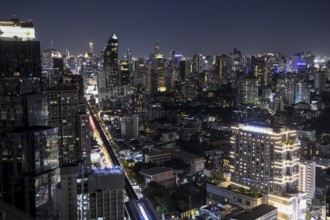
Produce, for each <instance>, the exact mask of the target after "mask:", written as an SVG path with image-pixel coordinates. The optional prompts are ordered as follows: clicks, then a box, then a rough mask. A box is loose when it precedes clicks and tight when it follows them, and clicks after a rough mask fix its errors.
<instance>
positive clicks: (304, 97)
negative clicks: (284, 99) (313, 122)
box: [295, 80, 310, 104]
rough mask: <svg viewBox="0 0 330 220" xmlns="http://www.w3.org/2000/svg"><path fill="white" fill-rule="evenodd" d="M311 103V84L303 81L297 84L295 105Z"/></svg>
mask: <svg viewBox="0 0 330 220" xmlns="http://www.w3.org/2000/svg"><path fill="white" fill-rule="evenodd" d="M299 102H305V103H308V104H309V103H310V84H309V83H308V82H304V81H302V80H300V81H298V82H296V88H295V103H299Z"/></svg>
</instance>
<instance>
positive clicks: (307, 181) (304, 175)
mask: <svg viewBox="0 0 330 220" xmlns="http://www.w3.org/2000/svg"><path fill="white" fill-rule="evenodd" d="M315 176H316V163H315V161H309V160H303V161H301V162H300V164H299V191H301V192H306V196H307V198H306V199H307V203H308V204H312V199H313V198H314V195H315Z"/></svg>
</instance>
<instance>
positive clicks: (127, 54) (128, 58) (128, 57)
mask: <svg viewBox="0 0 330 220" xmlns="http://www.w3.org/2000/svg"><path fill="white" fill-rule="evenodd" d="M126 61H127V63H128V65H129V67H130V69H131V67H132V64H133V63H132V50H131V49H128V50H127V52H126Z"/></svg>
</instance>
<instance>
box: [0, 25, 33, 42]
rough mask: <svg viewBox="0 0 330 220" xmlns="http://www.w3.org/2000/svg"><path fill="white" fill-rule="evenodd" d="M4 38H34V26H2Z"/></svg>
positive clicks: (0, 27) (0, 28)
mask: <svg viewBox="0 0 330 220" xmlns="http://www.w3.org/2000/svg"><path fill="white" fill-rule="evenodd" d="M0 30H1V35H0V37H3V38H21V39H22V40H34V39H35V31H34V28H33V27H20V26H0Z"/></svg>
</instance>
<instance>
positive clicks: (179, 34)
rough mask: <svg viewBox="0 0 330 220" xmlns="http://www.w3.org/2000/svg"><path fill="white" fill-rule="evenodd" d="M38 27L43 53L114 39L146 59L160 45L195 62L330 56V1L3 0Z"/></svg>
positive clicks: (0, 14)
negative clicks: (222, 57) (234, 55)
mask: <svg viewBox="0 0 330 220" xmlns="http://www.w3.org/2000/svg"><path fill="white" fill-rule="evenodd" d="M14 14H15V15H16V17H18V18H20V19H22V20H27V19H29V18H31V19H32V20H33V22H34V24H35V29H36V33H37V39H38V40H39V41H40V42H41V47H42V49H47V48H50V41H51V40H53V41H54V48H59V49H61V50H63V51H65V49H69V50H70V51H71V53H73V54H77V53H83V52H86V51H88V43H89V42H93V43H94V52H95V53H98V52H100V51H101V49H102V48H103V47H104V46H105V45H106V44H107V41H108V39H109V37H110V36H111V34H112V33H113V32H115V33H116V35H117V36H118V38H119V49H120V55H121V56H122V55H123V53H124V52H125V51H126V50H127V49H128V48H130V49H131V50H132V54H133V56H148V55H149V54H150V53H152V52H153V48H154V44H155V43H156V42H158V43H159V45H160V49H161V52H162V53H163V54H165V56H166V57H168V56H169V51H170V50H172V49H174V50H175V51H176V52H177V53H179V54H183V55H185V56H191V55H193V54H196V53H202V54H210V55H214V54H220V53H224V52H228V51H230V50H232V49H233V48H234V47H235V48H237V49H239V50H241V51H242V53H243V55H250V54H255V53H264V52H284V53H295V52H300V51H307V50H310V51H313V52H315V53H316V54H320V55H330V0H300V1H299V0H199V1H197V0H166V1H160V0H125V1H120V0H118V1H113V0H94V1H81V0H79V1H78V0H55V1H48V0H34V1H33V0H30V1H27V0H1V3H0V18H1V19H9V18H11V17H12V16H13V15H14Z"/></svg>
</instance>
